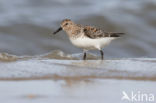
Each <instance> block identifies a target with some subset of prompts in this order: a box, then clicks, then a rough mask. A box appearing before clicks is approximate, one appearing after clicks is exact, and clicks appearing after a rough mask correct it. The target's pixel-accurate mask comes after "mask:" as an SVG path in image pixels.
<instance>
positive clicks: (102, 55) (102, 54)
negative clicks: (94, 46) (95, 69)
mask: <svg viewBox="0 0 156 103" xmlns="http://www.w3.org/2000/svg"><path fill="white" fill-rule="evenodd" d="M100 53H101V60H103V58H104V53H103V51H102V50H100Z"/></svg>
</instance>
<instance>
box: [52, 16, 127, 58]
mask: <svg viewBox="0 0 156 103" xmlns="http://www.w3.org/2000/svg"><path fill="white" fill-rule="evenodd" d="M61 28H62V29H63V30H64V31H65V32H66V33H67V35H68V36H69V39H70V41H71V42H72V44H73V45H75V46H77V47H79V48H82V49H83V50H85V51H86V50H93V49H97V50H100V51H101V55H102V57H101V59H103V52H102V48H103V47H104V46H106V45H108V44H109V43H110V42H111V41H112V40H114V39H116V38H118V37H120V36H121V35H123V34H124V33H114V32H105V31H103V30H101V29H97V28H95V27H93V26H83V25H79V24H76V23H74V22H72V21H71V20H70V19H64V20H63V21H62V22H61ZM61 28H59V29H61ZM59 29H58V30H57V31H56V32H54V34H56V33H57V32H58V31H60V30H59ZM84 57H86V56H85V55H84ZM84 59H85V58H84Z"/></svg>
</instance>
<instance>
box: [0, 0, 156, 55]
mask: <svg viewBox="0 0 156 103" xmlns="http://www.w3.org/2000/svg"><path fill="white" fill-rule="evenodd" d="M82 11H83V12H82ZM0 13H1V15H0V52H5V53H9V54H15V55H37V54H45V53H47V52H50V51H51V50H61V51H64V52H66V53H80V52H81V49H79V48H76V47H74V46H73V45H72V44H71V43H70V42H69V40H68V38H67V36H66V35H65V33H64V32H60V33H59V34H58V35H56V36H53V35H50V34H52V32H53V31H54V30H55V29H57V28H58V27H59V23H60V21H61V20H62V19H64V18H71V19H72V20H74V21H75V22H76V23H79V24H84V25H95V26H97V27H99V28H101V29H103V30H106V31H114V32H125V33H126V36H124V37H123V38H121V39H119V40H115V41H113V43H112V44H111V45H110V46H108V47H106V48H105V49H104V51H105V57H109V58H114V57H153V56H154V55H155V51H156V46H155V45H156V41H155V32H156V29H155V28H156V22H155V21H156V2H155V0H137V1H135V0H109V1H106V0H96V1H93V0H92V1H91V0H78V1H77V0H75V1H73V0H72V1H71V0H46V1H38V0H14V1H12V0H1V1H0ZM94 53H96V54H97V53H98V52H94Z"/></svg>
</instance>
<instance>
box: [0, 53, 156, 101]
mask: <svg viewBox="0 0 156 103" xmlns="http://www.w3.org/2000/svg"><path fill="white" fill-rule="evenodd" d="M55 53H58V52H52V53H48V54H46V55H38V56H37V55H36V56H29V57H28V56H15V55H9V54H1V55H0V58H2V57H3V58H5V59H3V60H2V59H0V101H1V102H3V103H17V102H22V103H42V102H45V101H46V102H47V103H51V102H57V103H64V102H65V103H73V102H74V103H97V102H98V103H103V102H109V103H115V102H118V103H129V102H131V101H128V100H121V98H122V97H123V94H122V92H123V91H124V92H126V93H127V94H128V95H129V96H130V95H131V93H132V92H133V93H135V94H136V95H137V96H139V95H141V94H145V93H146V94H147V95H148V94H152V95H154V96H155V95H156V89H155V85H156V59H154V58H153V59H151V58H127V59H110V60H108V59H106V60H104V61H101V60H86V61H83V60H80V58H78V57H77V55H67V54H64V53H63V52H60V53H58V54H59V56H60V57H59V58H62V59H66V60H58V59H55V56H56V54H55ZM47 55H48V56H47ZM47 57H48V58H47ZM49 57H50V58H49ZM57 57H58V56H57ZM89 57H90V58H91V57H95V56H94V55H92V54H90V56H89ZM8 58H12V59H9V60H8ZM71 58H73V60H67V59H71ZM92 59H93V58H92ZM154 102H155V101H154ZM154 102H153V103H154ZM134 103H137V102H135V101H134ZM142 103H147V101H145V100H144V101H142Z"/></svg>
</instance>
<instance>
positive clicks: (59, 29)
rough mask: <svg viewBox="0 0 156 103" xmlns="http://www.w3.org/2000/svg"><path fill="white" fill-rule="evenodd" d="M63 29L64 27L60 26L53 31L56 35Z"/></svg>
mask: <svg viewBox="0 0 156 103" xmlns="http://www.w3.org/2000/svg"><path fill="white" fill-rule="evenodd" d="M61 30H62V27H60V28H58V29H57V30H56V31H55V32H53V34H54V35H55V34H56V33H58V32H59V31H61Z"/></svg>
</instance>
